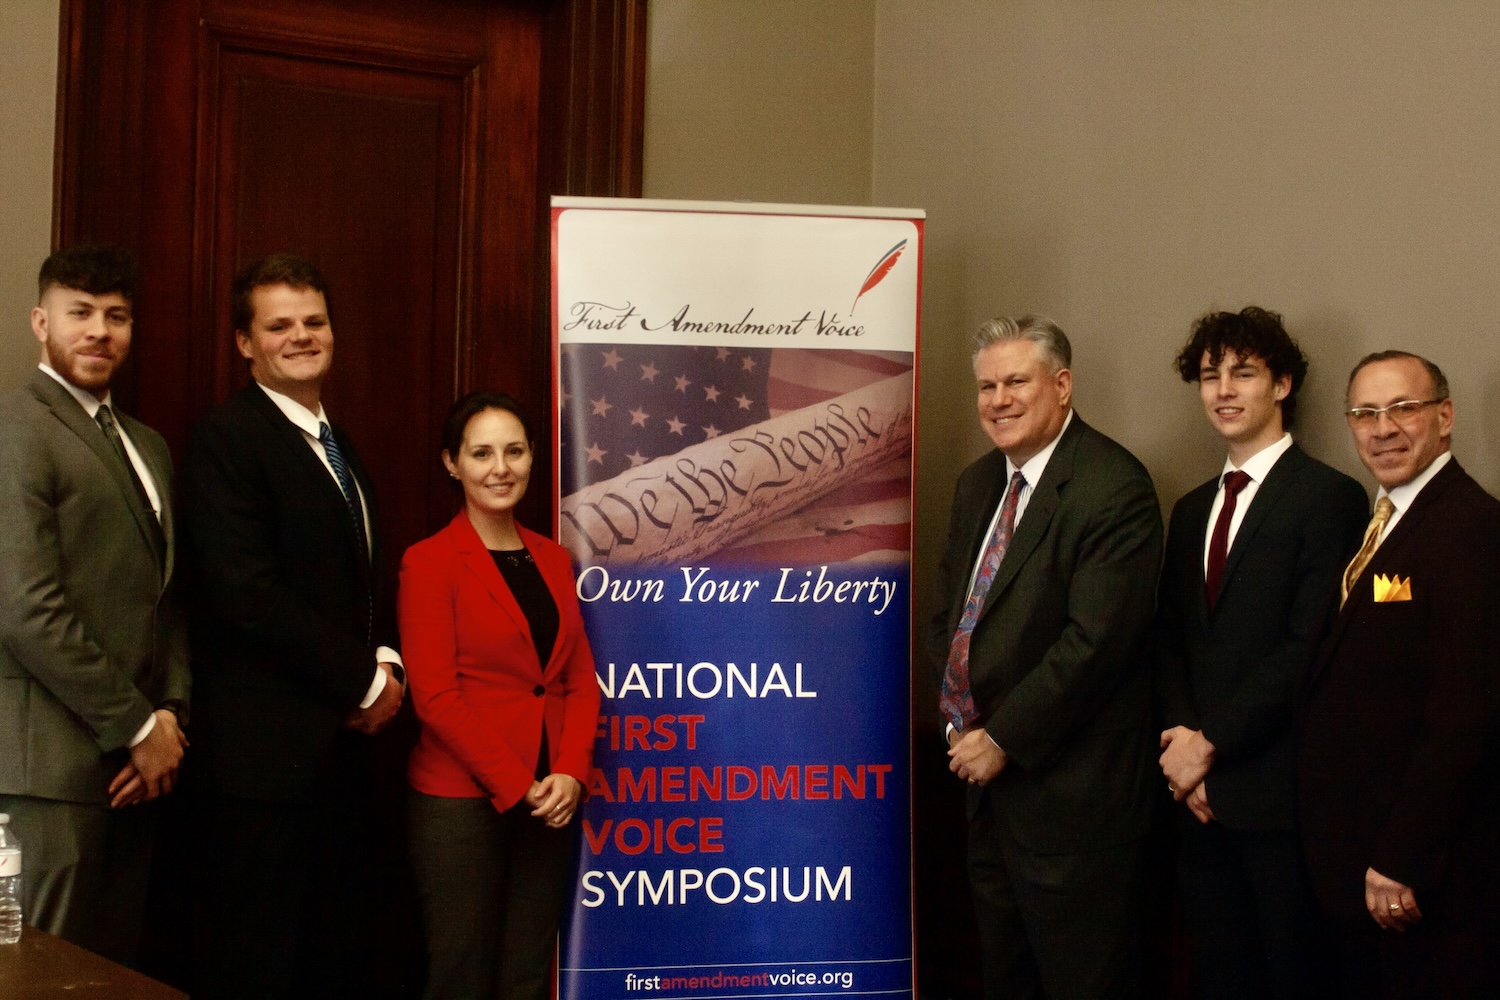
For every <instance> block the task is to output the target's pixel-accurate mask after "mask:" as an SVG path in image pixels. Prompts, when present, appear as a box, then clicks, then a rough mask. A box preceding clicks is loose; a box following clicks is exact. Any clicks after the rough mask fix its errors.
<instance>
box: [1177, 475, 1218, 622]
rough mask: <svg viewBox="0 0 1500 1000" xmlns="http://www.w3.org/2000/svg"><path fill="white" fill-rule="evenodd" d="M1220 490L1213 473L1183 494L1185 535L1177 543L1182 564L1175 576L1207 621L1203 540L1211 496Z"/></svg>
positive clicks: (1211, 509)
mask: <svg viewBox="0 0 1500 1000" xmlns="http://www.w3.org/2000/svg"><path fill="white" fill-rule="evenodd" d="M1218 492H1219V477H1218V476H1215V477H1214V478H1212V479H1210V480H1209V481H1208V482H1206V483H1204V484H1203V485H1202V486H1199V487H1198V488H1197V489H1195V490H1193V492H1191V493H1189V494H1188V495H1187V496H1185V497H1183V499H1182V503H1184V504H1186V507H1185V508H1184V516H1183V527H1184V529H1185V531H1186V534H1187V537H1186V539H1184V540H1183V541H1182V542H1181V543H1180V548H1179V549H1178V555H1177V558H1178V559H1179V560H1180V561H1181V564H1182V565H1181V566H1180V568H1178V569H1177V570H1176V573H1177V575H1178V578H1179V579H1181V580H1182V581H1183V582H1184V583H1185V584H1186V586H1187V588H1188V591H1189V592H1190V593H1191V594H1192V595H1193V597H1192V599H1193V607H1194V609H1195V610H1196V612H1197V615H1198V620H1199V621H1200V622H1206V621H1208V591H1207V589H1206V587H1207V581H1206V579H1205V576H1204V570H1203V544H1204V542H1203V540H1204V539H1205V538H1206V537H1208V515H1209V514H1211V513H1213V507H1214V497H1215V496H1216V495H1217V494H1218Z"/></svg>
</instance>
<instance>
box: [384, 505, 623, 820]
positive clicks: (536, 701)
mask: <svg viewBox="0 0 1500 1000" xmlns="http://www.w3.org/2000/svg"><path fill="white" fill-rule="evenodd" d="M520 530H521V537H522V539H523V540H524V541H525V543H526V548H527V550H528V551H530V552H531V554H532V557H533V558H534V559H535V560H536V565H537V569H539V570H540V571H541V574H542V579H543V580H545V581H546V583H547V589H548V590H550V591H551V592H552V599H553V600H554V601H556V602H557V613H558V630H557V642H556V643H555V644H554V645H553V648H552V656H551V657H550V658H549V659H548V661H547V664H546V666H545V667H543V666H542V664H541V663H540V662H539V661H538V659H537V655H536V646H535V645H534V644H533V643H532V640H531V629H530V628H529V627H528V626H527V624H526V617H525V615H523V614H522V613H521V608H520V606H519V605H518V604H517V603H516V599H515V598H514V597H513V596H512V595H511V592H510V588H508V587H507V586H506V585H505V578H504V577H502V576H501V575H500V571H499V569H497V568H496V567H495V562H494V559H493V558H492V557H491V556H490V554H489V551H488V550H486V549H485V547H484V543H483V542H482V541H480V539H479V534H478V533H477V532H476V531H475V530H474V526H473V525H471V524H470V523H469V518H468V515H467V514H465V513H463V512H460V513H459V515H458V516H457V517H455V518H454V519H453V521H452V522H451V523H450V524H449V525H448V526H447V527H446V528H444V529H443V530H442V531H439V532H438V533H437V534H435V535H433V536H432V537H431V538H427V539H424V540H423V541H420V542H418V543H417V544H415V545H413V546H412V547H411V548H409V549H407V550H406V555H405V556H404V557H403V558H402V560H401V592H400V596H399V598H398V611H399V617H400V625H401V652H402V657H403V658H404V659H405V661H406V672H407V678H408V683H409V685H410V690H411V698H412V705H413V707H415V708H416V711H417V718H418V720H419V721H420V722H421V725H422V732H421V736H420V738H419V739H418V741H417V745H416V748H415V749H414V750H413V751H412V754H411V760H410V761H409V763H408V765H407V778H408V780H410V782H411V785H412V787H413V788H415V789H416V790H417V791H419V792H422V793H424V794H426V795H439V796H444V797H448V798H478V797H482V796H487V797H488V798H489V799H490V801H491V802H493V803H494V805H495V808H496V809H500V810H502V811H503V810H505V809H509V808H510V807H511V806H513V805H515V804H516V803H517V802H519V801H521V799H522V797H523V796H524V795H525V794H526V792H527V790H528V789H530V788H531V784H532V782H533V781H534V780H535V774H536V759H537V754H538V753H540V752H541V741H542V726H543V725H545V726H546V727H547V746H548V749H549V752H550V757H551V765H552V771H553V772H554V773H558V772H561V773H563V774H569V775H572V776H573V777H575V778H577V779H578V781H579V782H580V783H581V784H582V785H583V786H584V787H585V788H587V787H588V778H589V768H590V766H591V760H592V757H593V748H594V731H595V729H596V727H597V725H598V717H599V683H598V680H597V678H596V677H595V676H594V658H593V654H592V653H591V652H590V651H589V642H588V637H587V636H585V635H584V633H583V617H582V615H581V614H580V612H579V609H578V598H577V595H576V593H575V591H574V589H573V588H574V582H573V569H572V563H571V561H570V558H569V556H568V553H567V551H566V550H565V549H563V548H562V547H561V546H559V545H557V544H555V543H554V542H552V541H549V540H548V539H546V538H543V537H542V536H541V535H538V534H536V533H535V532H533V531H528V530H526V529H525V528H521V529H520Z"/></svg>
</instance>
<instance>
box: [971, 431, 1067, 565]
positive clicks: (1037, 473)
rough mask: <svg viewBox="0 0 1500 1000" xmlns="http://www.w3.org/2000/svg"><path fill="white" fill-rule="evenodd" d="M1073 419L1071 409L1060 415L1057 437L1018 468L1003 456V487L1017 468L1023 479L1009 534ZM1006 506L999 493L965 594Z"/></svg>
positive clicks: (1024, 509) (1007, 485)
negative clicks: (1060, 420)
mask: <svg viewBox="0 0 1500 1000" xmlns="http://www.w3.org/2000/svg"><path fill="white" fill-rule="evenodd" d="M1072 422H1073V411H1072V409H1069V410H1068V415H1067V416H1066V417H1064V418H1063V425H1062V430H1060V431H1058V432H1057V437H1055V438H1053V439H1052V440H1051V441H1049V442H1047V445H1046V447H1044V448H1043V449H1042V450H1041V451H1039V452H1037V453H1036V454H1035V455H1032V456H1031V457H1030V458H1029V459H1027V460H1026V464H1025V465H1023V466H1021V467H1020V469H1019V470H1017V468H1016V465H1015V463H1014V462H1012V461H1011V460H1010V458H1009V457H1007V458H1006V459H1005V483H1006V490H1009V489H1010V481H1011V479H1012V478H1013V477H1014V476H1015V474H1016V472H1017V471H1019V472H1020V473H1021V475H1022V477H1024V479H1025V484H1024V485H1023V486H1022V487H1021V497H1020V499H1019V500H1017V501H1016V520H1015V522H1014V523H1013V524H1012V525H1011V533H1012V536H1014V534H1015V529H1017V528H1019V527H1020V526H1021V518H1022V517H1024V516H1025V514H1026V508H1027V507H1028V506H1029V505H1030V504H1031V494H1032V493H1034V492H1035V491H1036V484H1037V483H1039V482H1041V481H1042V473H1044V472H1046V471H1047V463H1048V462H1050V461H1052V453H1053V452H1054V451H1056V450H1057V442H1059V441H1061V440H1062V436H1063V435H1064V434H1066V433H1067V432H1068V425H1069V424H1071V423H1072ZM1004 506H1005V494H1004V493H1001V494H1000V502H999V503H997V504H996V505H995V513H994V515H993V516H991V517H990V526H989V527H988V528H986V529H985V532H984V545H982V546H981V547H980V549H979V558H977V559H975V560H974V568H973V569H972V570H970V571H969V589H968V590H966V591H964V593H965V594H972V593H973V592H974V581H975V580H977V579H979V565H980V563H982V562H984V550H985V549H986V548H988V547H989V540H990V536H991V535H993V534H994V533H995V525H997V524H999V523H1000V508H1002V507H1004Z"/></svg>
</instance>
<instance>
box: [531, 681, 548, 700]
mask: <svg viewBox="0 0 1500 1000" xmlns="http://www.w3.org/2000/svg"><path fill="white" fill-rule="evenodd" d="M531 693H532V694H534V695H536V696H537V697H538V698H540V697H541V696H542V695H544V694H546V693H547V689H546V688H544V687H542V686H541V685H540V684H538V685H537V686H536V687H534V688H532V689H531Z"/></svg>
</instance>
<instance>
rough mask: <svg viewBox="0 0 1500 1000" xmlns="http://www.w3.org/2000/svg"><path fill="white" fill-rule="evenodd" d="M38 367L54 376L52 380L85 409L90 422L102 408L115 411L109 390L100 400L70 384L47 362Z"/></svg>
mask: <svg viewBox="0 0 1500 1000" xmlns="http://www.w3.org/2000/svg"><path fill="white" fill-rule="evenodd" d="M37 367H38V368H40V369H41V370H42V371H44V372H46V373H47V374H48V375H50V376H52V378H53V379H54V380H56V382H57V384H58V385H60V386H62V387H63V388H64V389H66V390H68V395H70V396H72V397H73V398H74V399H76V400H78V405H79V406H81V407H83V412H85V413H87V414H88V415H89V419H90V420H93V419H94V416H95V414H97V413H98V412H99V407H101V406H108V407H109V408H110V409H111V410H113V409H114V406H115V404H114V398H113V397H112V396H111V395H110V393H109V391H108V390H105V392H104V398H103V399H100V398H99V397H98V396H95V395H94V394H93V393H92V392H89V391H88V390H87V389H80V388H78V386H76V385H74V384H73V383H72V382H69V381H68V380H67V379H65V378H63V377H62V376H61V375H59V374H57V371H56V370H55V369H53V367H52V366H51V365H49V364H47V362H45V361H43V362H42V363H41V364H39V365H37Z"/></svg>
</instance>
